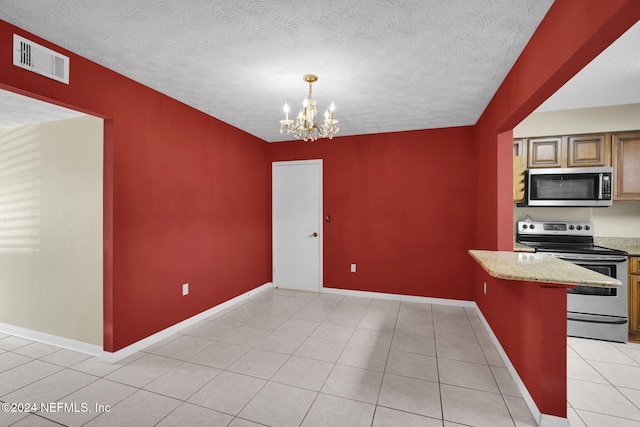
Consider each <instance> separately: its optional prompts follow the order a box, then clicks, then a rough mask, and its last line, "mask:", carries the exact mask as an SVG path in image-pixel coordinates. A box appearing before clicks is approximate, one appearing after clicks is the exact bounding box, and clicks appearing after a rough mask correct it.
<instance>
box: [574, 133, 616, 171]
mask: <svg viewBox="0 0 640 427" xmlns="http://www.w3.org/2000/svg"><path fill="white" fill-rule="evenodd" d="M567 148H568V150H569V159H568V161H567V165H568V166H569V167H576V166H611V139H610V138H609V136H608V135H606V134H599V135H576V136H569V137H567Z"/></svg>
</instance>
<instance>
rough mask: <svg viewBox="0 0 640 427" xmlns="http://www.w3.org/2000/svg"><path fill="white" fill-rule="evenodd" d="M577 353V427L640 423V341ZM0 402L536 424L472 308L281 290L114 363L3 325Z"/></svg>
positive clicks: (300, 421)
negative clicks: (7, 330) (32, 338)
mask: <svg viewBox="0 0 640 427" xmlns="http://www.w3.org/2000/svg"><path fill="white" fill-rule="evenodd" d="M568 352H569V359H568V360H569V366H568V371H569V375H568V376H569V419H570V421H571V426H572V427H573V426H588V427H594V426H607V427H609V426H627V425H628V426H638V427H640V409H639V407H640V345H633V344H630V345H617V344H610V343H602V342H596V341H589V340H580V339H575V338H570V339H569V347H568ZM0 401H2V402H24V403H27V402H28V403H34V402H35V403H36V406H37V405H39V404H40V403H47V402H56V404H57V405H66V407H67V409H75V411H73V410H72V411H69V410H66V411H65V408H64V406H53V407H50V411H42V410H39V411H36V412H35V413H7V412H0V427H2V426H9V425H12V426H56V425H67V426H81V425H87V426H101V425H104V426H117V425H136V426H156V425H157V426H191V425H193V426H201V425H211V426H235V427H238V426H260V425H267V426H278V427H280V426H282V427H286V426H305V427H306V426H369V427H371V426H373V427H384V426H394V427H396V426H428V427H430V426H439V427H456V426H458V427H459V426H491V427H494V426H518V427H520V426H535V421H534V420H533V418H532V416H531V414H530V413H529V411H528V409H527V407H526V405H525V403H524V400H523V399H522V397H521V396H520V394H519V392H518V390H517V388H516V387H515V384H514V383H513V381H512V379H511V377H510V376H509V374H508V371H507V369H506V368H505V367H504V364H503V363H502V361H501V360H500V357H499V356H498V352H497V351H496V349H495V348H494V346H493V344H492V343H491V341H490V339H489V336H488V334H487V333H486V331H485V330H484V327H483V325H482V323H481V322H480V319H479V318H478V317H477V316H476V314H475V311H474V310H472V309H464V308H460V307H450V306H442V305H430V304H420V303H404V302H403V303H400V302H397V301H388V300H377V299H368V298H356V297H344V296H338V295H329V294H315V293H306V292H296V291H288V290H281V289H273V290H268V291H266V292H263V293H261V294H258V295H256V296H254V297H252V298H250V299H247V300H245V301H242V302H241V303H238V304H236V305H235V306H233V307H232V308H231V309H227V310H224V311H222V312H220V313H218V314H216V315H215V316H212V317H211V318H209V319H207V320H204V321H201V322H199V323H198V324H196V325H193V326H192V327H190V328H188V329H186V330H183V331H181V333H178V334H175V335H173V336H171V337H169V338H167V339H166V340H164V341H162V342H160V343H157V344H155V345H153V346H151V347H148V348H146V349H145V350H144V351H141V352H138V353H136V354H135V355H133V356H131V357H129V358H127V359H125V360H123V361H120V362H118V363H116V364H113V365H111V364H107V363H104V362H101V361H100V360H99V359H97V358H94V357H89V356H87V355H83V354H80V353H76V352H73V351H69V350H64V349H59V348H57V347H54V346H50V345H46V344H42V343H37V342H33V341H30V340H26V339H22V338H18V337H14V336H9V335H3V334H0ZM96 405H102V406H98V407H97V406H96ZM107 406H109V408H110V410H109V411H108V412H106V411H105V410H104V408H106V407H107ZM51 409H57V411H55V412H54V411H53V410H51Z"/></svg>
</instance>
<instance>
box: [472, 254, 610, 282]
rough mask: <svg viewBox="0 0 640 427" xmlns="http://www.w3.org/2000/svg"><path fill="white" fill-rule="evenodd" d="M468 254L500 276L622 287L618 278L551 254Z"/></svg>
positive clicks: (490, 271)
mask: <svg viewBox="0 0 640 427" xmlns="http://www.w3.org/2000/svg"><path fill="white" fill-rule="evenodd" d="M469 254H470V255H471V256H472V257H473V258H474V259H475V260H476V261H477V262H478V263H479V264H480V265H481V266H482V268H484V269H485V270H486V271H487V272H488V273H489V274H490V275H491V276H493V277H496V278H498V279H506V280H522V281H528V282H545V283H556V284H561V285H584V286H601V287H619V286H622V283H620V281H619V280H616V279H614V278H612V277H609V276H605V275H604V274H600V273H596V272H595V271H592V270H589V269H587V268H583V267H580V266H577V265H575V264H572V263H570V262H567V261H563V260H560V259H558V258H554V257H552V256H548V255H544V254H539V253H526V252H500V251H480V250H474V249H470V250H469Z"/></svg>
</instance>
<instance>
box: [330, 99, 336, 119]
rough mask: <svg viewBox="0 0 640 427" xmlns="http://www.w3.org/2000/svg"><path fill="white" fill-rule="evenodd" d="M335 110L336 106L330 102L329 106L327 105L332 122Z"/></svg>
mask: <svg viewBox="0 0 640 427" xmlns="http://www.w3.org/2000/svg"><path fill="white" fill-rule="evenodd" d="M335 110H336V105H335V104H334V103H333V102H332V103H331V105H329V111H330V114H329V118H330V119H331V120H333V112H334V111H335Z"/></svg>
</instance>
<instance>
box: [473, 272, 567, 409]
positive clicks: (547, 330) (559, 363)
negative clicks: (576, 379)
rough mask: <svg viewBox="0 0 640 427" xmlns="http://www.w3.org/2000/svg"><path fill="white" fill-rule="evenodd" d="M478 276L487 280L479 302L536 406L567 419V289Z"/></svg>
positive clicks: (484, 275)
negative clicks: (484, 291)
mask: <svg viewBox="0 0 640 427" xmlns="http://www.w3.org/2000/svg"><path fill="white" fill-rule="evenodd" d="M476 274H477V276H478V277H479V279H481V280H482V281H484V282H486V283H487V294H486V295H484V294H481V295H479V296H478V299H477V303H478V304H479V305H481V306H482V307H483V309H482V312H483V314H484V316H485V318H486V320H487V322H488V323H489V324H490V325H491V329H492V331H493V332H494V334H495V335H496V337H497V338H498V340H499V341H500V343H501V345H502V347H503V349H504V350H505V352H506V353H507V354H508V355H509V360H510V361H511V363H512V364H513V366H514V367H515V368H516V371H518V375H519V376H520V378H521V379H522V380H523V382H524V383H525V384H526V386H527V390H528V391H529V394H531V397H532V398H533V400H534V401H535V402H536V404H537V406H538V409H539V410H540V412H542V413H543V414H551V415H556V416H559V417H566V410H567V402H566V398H567V381H566V378H567V371H566V357H567V346H566V337H567V320H566V319H567V316H566V312H567V287H566V286H553V285H548V284H544V283H535V282H521V281H511V280H499V279H494V278H493V277H490V276H489V275H488V274H487V273H486V272H485V271H484V270H482V268H480V266H477V270H476Z"/></svg>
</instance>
